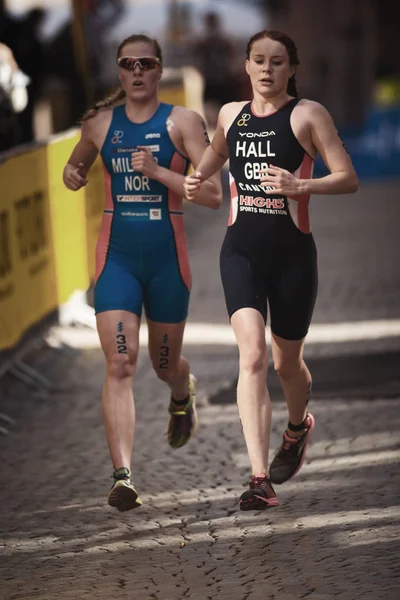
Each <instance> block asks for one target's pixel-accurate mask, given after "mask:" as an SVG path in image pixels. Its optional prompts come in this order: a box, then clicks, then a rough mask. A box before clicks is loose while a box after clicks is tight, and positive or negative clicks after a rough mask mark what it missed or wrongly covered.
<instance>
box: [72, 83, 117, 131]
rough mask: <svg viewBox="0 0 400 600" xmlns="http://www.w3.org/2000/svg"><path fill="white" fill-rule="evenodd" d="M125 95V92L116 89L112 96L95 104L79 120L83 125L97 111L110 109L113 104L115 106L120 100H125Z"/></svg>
mask: <svg viewBox="0 0 400 600" xmlns="http://www.w3.org/2000/svg"><path fill="white" fill-rule="evenodd" d="M125 95H126V94H125V91H124V90H123V89H122V88H118V90H117V91H116V92H114V94H112V95H111V96H109V97H108V98H105V99H104V100H101V101H100V102H97V103H96V104H95V105H94V106H93V108H90V109H89V110H88V111H86V112H85V114H84V115H83V116H82V118H81V123H83V121H87V120H88V119H91V118H92V117H94V116H95V115H97V113H98V112H99V110H102V109H103V108H110V107H112V106H114V105H115V104H117V102H119V101H120V100H122V98H125Z"/></svg>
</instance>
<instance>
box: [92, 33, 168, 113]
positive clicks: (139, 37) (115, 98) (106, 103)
mask: <svg viewBox="0 0 400 600" xmlns="http://www.w3.org/2000/svg"><path fill="white" fill-rule="evenodd" d="M135 42H146V43H148V44H151V45H152V46H153V50H154V53H155V55H156V57H157V58H159V59H160V63H161V64H162V51H161V48H160V44H159V43H158V42H157V40H155V39H153V38H151V37H149V36H147V35H144V34H142V33H139V34H134V35H130V36H129V37H127V38H125V39H124V40H123V41H122V42H121V43H120V45H119V46H118V49H117V56H116V58H117V59H118V58H119V57H120V56H121V53H122V50H123V49H124V47H125V46H126V45H127V44H134V43H135ZM125 95H126V94H125V91H124V90H123V89H122V87H119V88H118V89H117V90H116V91H115V92H114V93H113V94H111V96H108V98H104V100H100V102H97V103H96V104H95V105H94V106H93V107H92V108H90V109H89V110H88V111H86V112H85V114H84V115H83V117H82V119H81V122H83V121H87V120H88V119H91V118H92V117H94V116H95V115H96V114H97V113H98V111H99V110H101V109H102V108H110V107H111V106H114V104H117V102H119V101H120V100H122V99H123V98H125Z"/></svg>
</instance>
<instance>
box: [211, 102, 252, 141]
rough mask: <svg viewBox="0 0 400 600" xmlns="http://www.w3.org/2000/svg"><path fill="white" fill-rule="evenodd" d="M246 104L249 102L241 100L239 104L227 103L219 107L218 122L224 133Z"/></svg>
mask: <svg viewBox="0 0 400 600" xmlns="http://www.w3.org/2000/svg"><path fill="white" fill-rule="evenodd" d="M248 103H249V100H244V101H243V100H242V101H241V102H228V104H224V105H223V106H222V107H221V110H220V111H219V117H218V121H219V123H220V125H221V127H222V128H223V129H224V131H225V133H227V132H228V130H229V128H230V126H231V125H232V123H233V121H234V119H235V118H236V117H237V115H238V114H239V113H240V111H241V110H242V108H243V107H244V106H246V104H248Z"/></svg>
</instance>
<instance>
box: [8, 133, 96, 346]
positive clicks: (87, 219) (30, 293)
mask: <svg viewBox="0 0 400 600" xmlns="http://www.w3.org/2000/svg"><path fill="white" fill-rule="evenodd" d="M78 139H79V137H78V134H74V135H72V136H69V137H64V138H63V139H58V140H57V141H54V142H51V143H49V144H48V145H47V146H46V147H43V148H39V149H35V150H32V151H31V152H26V153H24V154H21V155H19V156H15V157H13V158H10V159H9V160H7V161H6V162H4V163H3V164H1V165H0V350H4V349H6V348H10V347H12V346H13V345H14V344H15V343H17V342H18V340H19V339H20V338H21V336H22V335H23V333H24V332H25V331H26V330H27V329H28V328H29V327H31V326H32V325H34V324H35V323H37V322H38V321H40V319H42V318H43V317H44V316H46V315H47V314H49V313H50V312H51V311H52V310H54V309H56V308H57V306H59V305H60V304H63V303H64V302H66V301H67V300H68V298H69V297H70V295H71V294H72V292H74V290H86V289H87V288H88V286H89V283H90V280H91V279H92V278H93V275H94V256H95V247H96V241H97V235H98V230H99V226H100V222H101V217H102V214H103V208H104V194H105V191H104V177H103V169H102V163H101V161H100V159H99V160H98V161H96V163H95V164H94V165H93V167H92V170H91V171H90V177H89V179H90V181H89V184H88V185H87V187H86V188H83V189H82V190H80V191H79V192H71V191H69V190H67V189H66V188H65V186H64V184H63V181H62V171H63V168H64V165H65V163H66V161H67V160H68V157H69V155H70V154H71V152H72V149H73V147H74V146H75V144H76V143H77V141H78Z"/></svg>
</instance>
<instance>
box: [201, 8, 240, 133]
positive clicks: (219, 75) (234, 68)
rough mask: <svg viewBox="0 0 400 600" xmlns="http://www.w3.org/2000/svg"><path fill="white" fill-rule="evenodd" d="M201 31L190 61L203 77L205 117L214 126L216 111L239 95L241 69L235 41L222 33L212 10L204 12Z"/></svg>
mask: <svg viewBox="0 0 400 600" xmlns="http://www.w3.org/2000/svg"><path fill="white" fill-rule="evenodd" d="M204 28H205V31H204V35H203V36H202V37H200V38H199V39H198V40H197V41H196V42H195V43H194V47H193V50H194V56H193V62H194V64H195V66H196V67H197V68H198V69H199V71H200V72H201V73H202V75H203V77H204V83H205V88H204V103H205V108H206V116H207V121H208V123H209V125H210V126H211V127H213V126H215V123H214V121H215V118H216V112H218V110H219V108H220V107H221V106H222V105H223V104H226V103H227V102H233V101H235V100H238V99H240V98H241V85H242V72H241V70H240V69H239V68H238V57H237V52H236V49H235V46H234V44H233V43H232V42H231V41H230V40H229V39H228V38H227V37H226V36H225V34H224V32H223V30H222V27H221V21H220V17H219V15H218V14H217V13H215V12H209V13H206V14H205V16H204Z"/></svg>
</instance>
